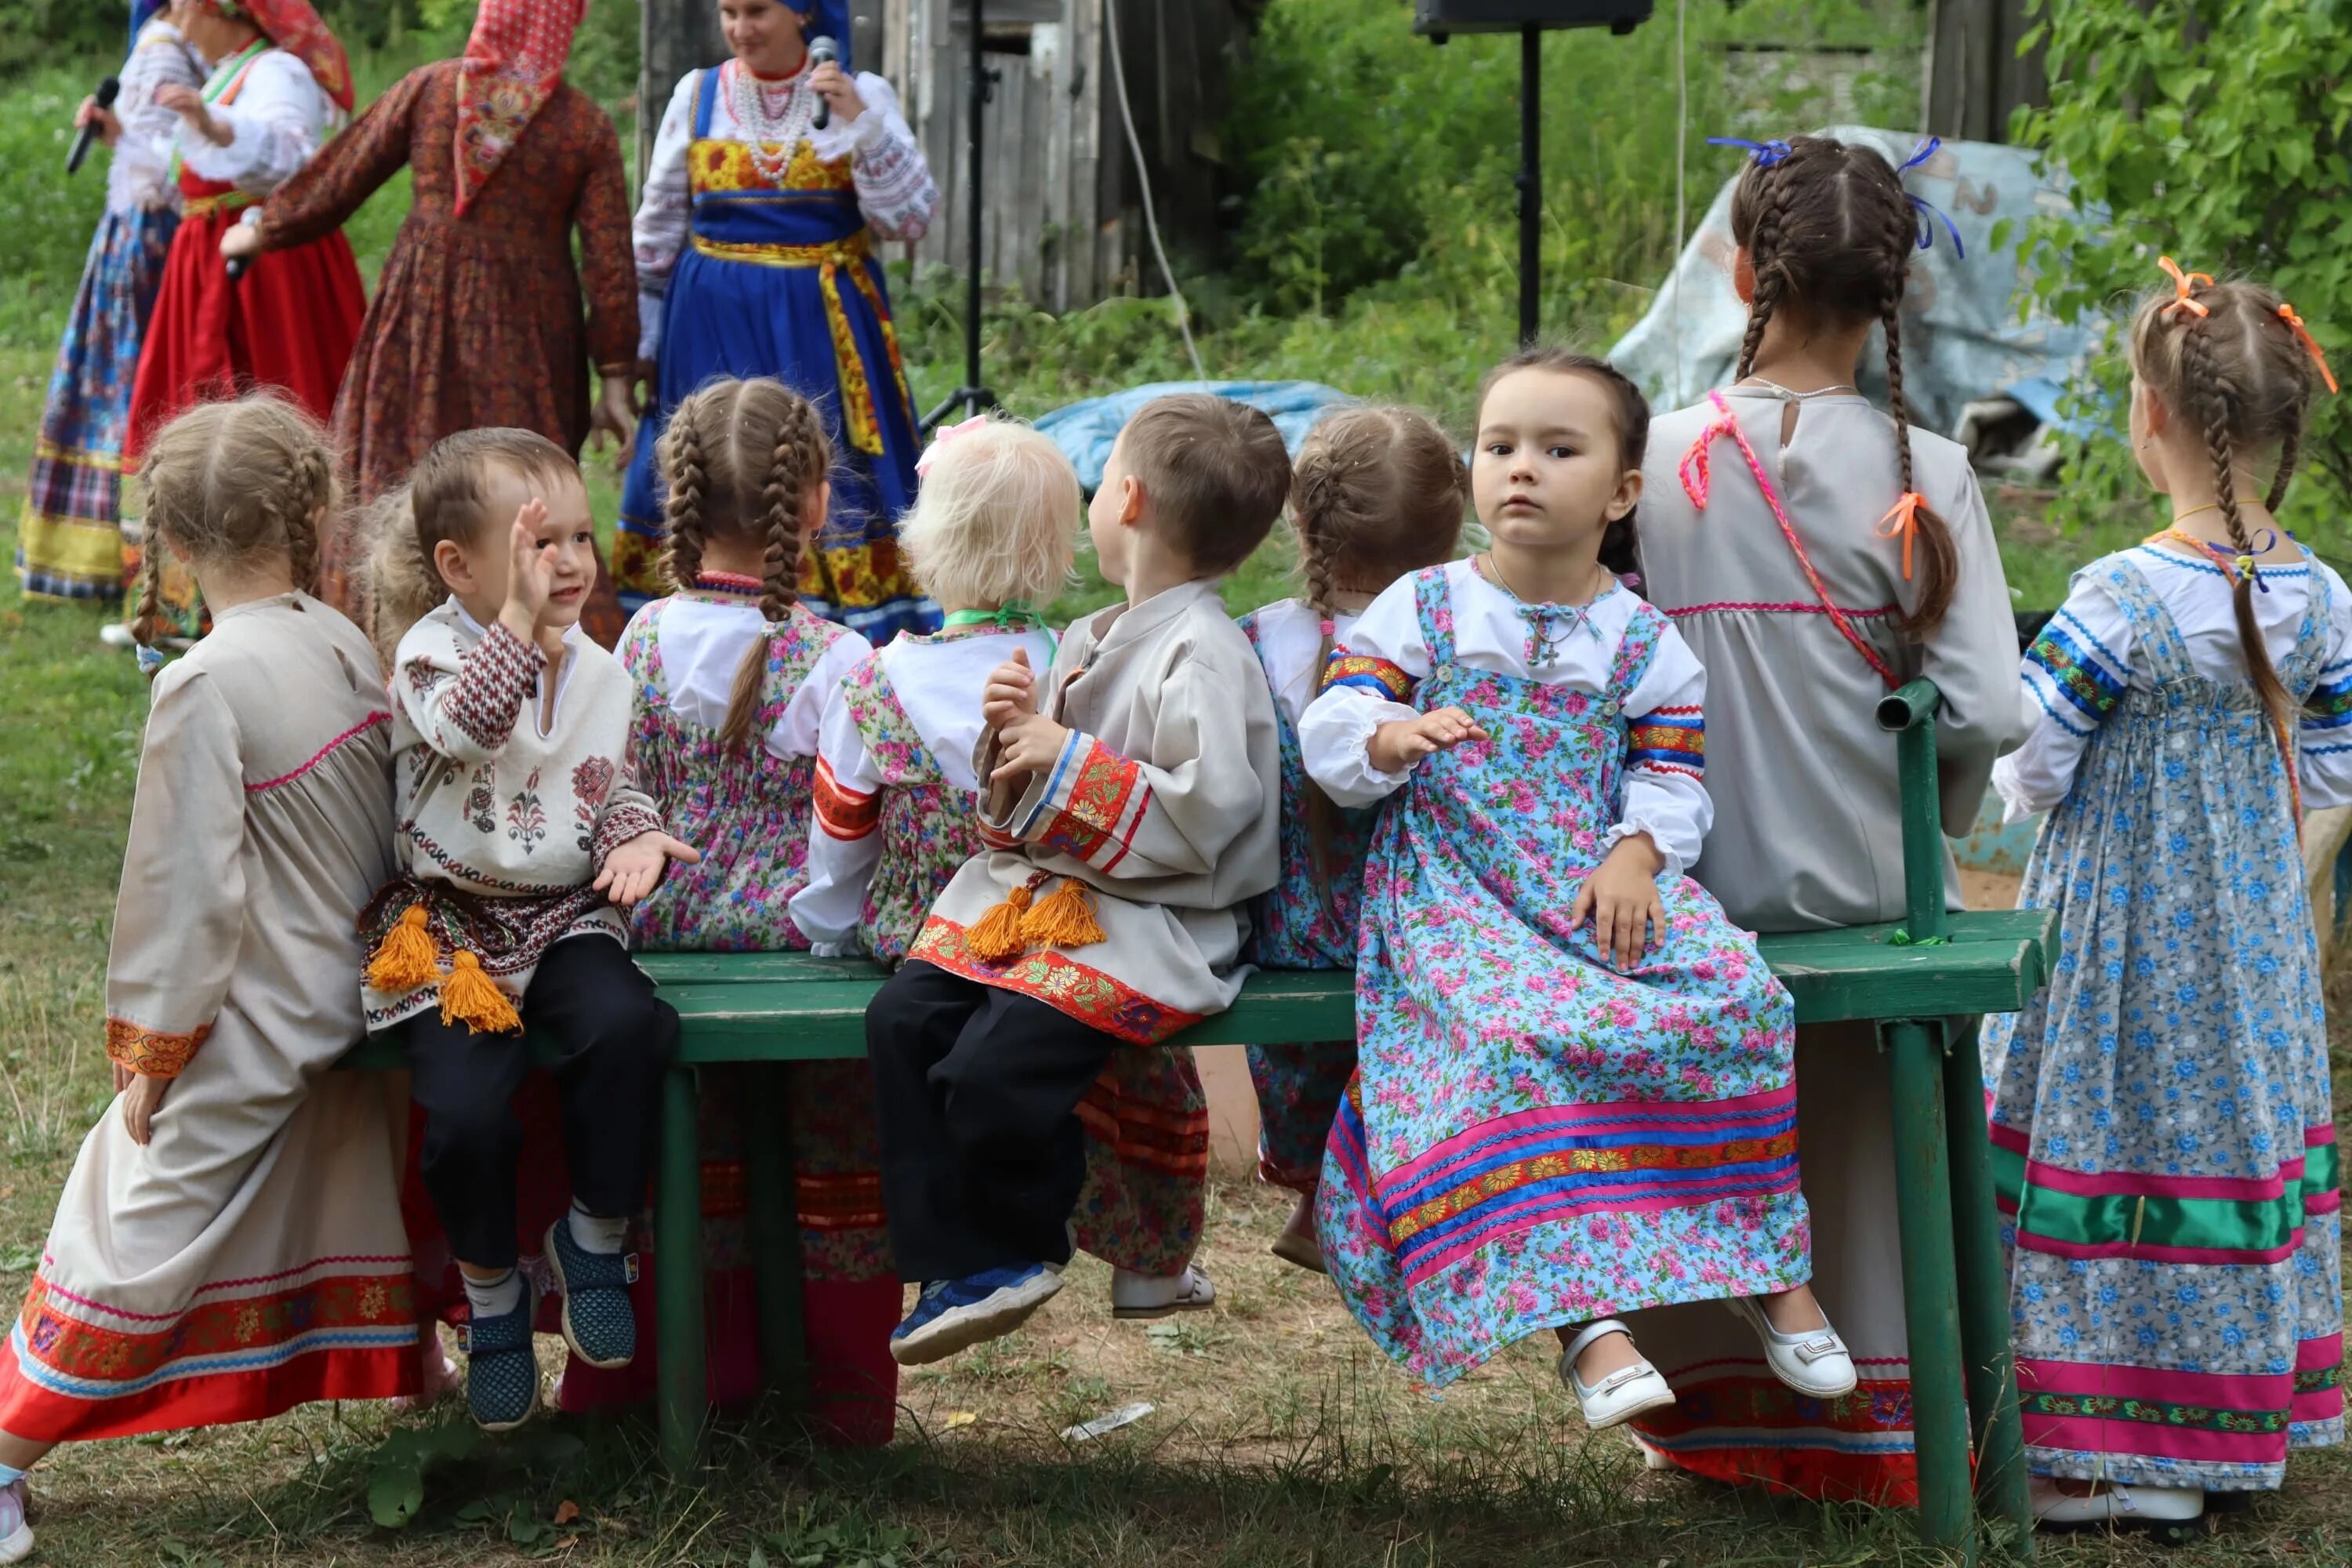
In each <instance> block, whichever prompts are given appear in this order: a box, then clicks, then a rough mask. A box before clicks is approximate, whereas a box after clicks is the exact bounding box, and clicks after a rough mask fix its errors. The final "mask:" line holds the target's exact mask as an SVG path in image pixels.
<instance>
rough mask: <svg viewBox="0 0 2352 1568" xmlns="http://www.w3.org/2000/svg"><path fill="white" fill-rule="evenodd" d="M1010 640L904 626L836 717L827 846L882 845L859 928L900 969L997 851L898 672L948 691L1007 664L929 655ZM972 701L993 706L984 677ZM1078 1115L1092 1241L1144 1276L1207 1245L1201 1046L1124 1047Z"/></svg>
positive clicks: (848, 682) (1164, 1270)
mask: <svg viewBox="0 0 2352 1568" xmlns="http://www.w3.org/2000/svg"><path fill="white" fill-rule="evenodd" d="M1016 635H1017V634H1016ZM983 637H984V638H989V639H992V640H998V641H1005V643H1006V646H1005V647H1004V648H1003V657H1005V658H1009V657H1010V655H1011V644H1010V642H1009V641H1008V640H1007V637H1008V634H1007V633H1006V632H1004V631H1003V630H1001V629H1000V628H998V627H996V626H955V627H950V628H949V629H948V630H946V631H942V632H936V633H932V634H929V635H928V636H925V635H919V634H917V633H913V632H902V633H900V634H899V635H898V639H897V641H896V642H895V643H893V644H892V645H891V646H890V647H889V648H888V649H887V653H885V652H877V653H876V654H874V655H872V656H870V657H869V658H866V659H865V660H864V661H863V662H862V663H860V664H859V665H858V666H857V668H856V669H854V670H852V671H851V672H850V673H849V674H848V676H847V677H845V679H843V681H842V683H841V686H840V689H839V690H838V691H837V692H836V693H835V696H834V699H833V701H834V707H833V708H832V709H831V710H829V711H828V713H827V715H826V722H825V725H824V732H825V735H826V738H827V742H828V743H827V744H826V746H825V747H824V756H822V757H821V759H820V763H819V774H818V783H817V828H816V835H817V837H818V840H819V842H820V843H822V842H823V841H824V840H825V839H826V838H828V837H831V838H835V839H838V840H840V841H843V842H855V841H856V840H862V839H869V838H872V839H878V840H879V845H878V848H879V853H878V855H877V856H875V857H874V858H872V859H871V860H870V861H869V862H868V865H869V867H870V870H869V872H868V874H869V875H870V880H868V881H866V885H865V891H864V895H863V897H862V898H861V899H859V900H857V902H856V910H857V913H856V936H857V941H858V943H859V945H861V946H862V947H863V948H864V949H865V950H866V952H869V953H871V954H872V955H873V956H874V958H875V959H876V960H877V962H879V963H882V964H883V965H884V966H886V967H887V968H891V969H896V968H897V967H898V965H899V964H900V963H904V962H905V961H906V957H907V952H908V949H909V948H910V947H911V946H912V945H913V944H914V941H915V938H916V936H917V934H918V933H919V932H920V931H921V930H922V927H923V921H924V920H925V918H926V917H927V916H929V913H930V910H931V904H932V902H933V900H936V899H937V898H938V897H939V895H940V890H941V889H944V888H946V886H947V885H948V883H950V881H952V880H954V879H955V874H956V872H957V871H958V870H960V869H961V868H962V866H963V863H964V862H965V861H967V860H969V859H971V858H972V857H973V856H975V855H978V854H981V853H982V852H983V851H984V848H985V846H984V845H983V844H982V841H981V837H980V823H979V818H978V814H977V813H976V811H975V810H974V799H973V793H972V790H971V788H970V787H968V786H961V787H960V785H959V784H958V783H957V782H956V781H953V780H951V779H950V777H949V775H948V772H947V770H946V769H944V768H942V767H941V766H940V762H939V759H938V757H937V756H935V755H934V754H933V752H932V747H931V744H930V742H928V741H926V740H925V739H924V737H923V732H922V731H921V730H920V729H919V728H918V727H917V725H916V722H915V721H914V720H913V719H912V718H911V717H909V716H908V710H907V706H906V704H905V703H904V702H902V701H901V700H900V698H899V694H898V688H897V687H896V686H895V685H894V684H893V683H892V680H891V676H890V668H891V666H892V665H893V664H894V663H895V664H896V665H897V667H898V668H899V669H900V671H901V674H902V677H912V676H913V675H916V674H920V676H921V677H922V680H923V683H924V684H926V685H927V686H929V693H930V695H931V696H932V697H933V698H935V699H936V698H937V697H938V696H940V689H939V686H938V685H937V684H933V683H935V682H939V681H943V680H947V679H967V680H969V679H972V678H973V677H974V676H975V675H976V674H977V675H984V673H985V671H986V670H987V669H988V668H992V666H993V664H994V663H996V662H1001V660H999V659H996V658H989V657H985V656H983V657H980V658H970V657H964V656H968V655H969V654H970V653H971V650H970V649H969V648H968V647H966V648H961V649H958V650H957V653H956V654H955V655H951V656H950V658H946V659H940V658H929V657H927V656H928V655H929V654H931V653H934V652H938V651H942V650H946V649H950V648H954V647H956V645H958V644H965V643H968V642H969V641H970V640H971V639H974V638H983ZM1033 662H1038V661H1036V660H1034V655H1033ZM1041 668H1042V664H1041ZM968 706H969V707H970V709H971V710H972V711H974V712H977V711H978V710H979V706H980V688H979V686H978V685H977V684H973V685H972V686H971V692H970V701H969V704H968ZM836 738H837V739H836ZM827 891H828V889H824V888H819V889H815V890H814V895H813V896H814V897H815V898H817V899H818V900H822V902H823V903H824V904H826V905H830V906H833V907H836V908H841V909H846V908H847V907H848V900H847V899H846V897H845V896H835V897H834V898H826V897H825V896H824V895H825V894H826V892H827ZM847 891H848V889H847V888H846V887H844V888H842V889H840V894H841V895H845V894H846V893H847ZM810 907H811V906H810V903H809V901H808V900H803V903H802V904H801V905H800V906H799V908H801V909H802V910H807V909H808V908H810ZM1078 1120H1079V1121H1081V1122H1083V1123H1084V1124H1085V1127H1086V1130H1087V1177H1086V1184H1085V1186H1084V1187H1083V1188H1081V1189H1080V1192H1079V1194H1078V1207H1077V1212H1076V1215H1073V1216H1072V1217H1073V1219H1074V1221H1075V1223H1076V1226H1077V1241H1078V1246H1079V1247H1081V1248H1083V1249H1084V1250H1086V1251H1087V1252H1091V1253H1093V1254H1094V1255H1095V1256H1096V1257H1097V1258H1102V1259H1104V1260H1105V1261H1107V1262H1108V1263H1110V1264H1112V1265H1114V1266H1115V1267H1117V1268H1127V1269H1131V1270H1133V1271H1134V1272H1136V1273H1139V1274H1148V1275H1151V1276H1154V1277H1157V1278H1163V1279H1165V1278H1173V1277H1174V1276H1175V1275H1177V1274H1180V1273H1181V1272H1182V1271H1183V1269H1184V1267H1185V1265H1186V1264H1187V1263H1189V1262H1190V1261H1191V1260H1192V1253H1193V1250H1194V1248H1195V1247H1198V1246H1199V1244H1200V1239H1201V1226H1202V1217H1203V1200H1204V1197H1205V1194H1206V1182H1207V1177H1208V1169H1209V1101H1208V1095H1207V1093H1206V1091H1205V1090H1204V1089H1202V1084H1201V1076H1200V1073H1199V1070H1198V1069H1197V1068H1195V1067H1194V1065H1193V1061H1192V1052H1191V1051H1190V1050H1189V1049H1167V1048H1162V1047H1150V1048H1143V1049H1137V1050H1129V1051H1123V1052H1121V1053H1119V1054H1118V1056H1117V1057H1115V1058H1112V1060H1111V1064H1110V1066H1109V1067H1108V1068H1105V1069H1104V1072H1103V1075H1102V1077H1101V1079H1099V1080H1097V1083H1096V1084H1095V1086H1094V1088H1093V1089H1089V1090H1088V1091H1087V1097H1086V1099H1085V1100H1083V1101H1081V1102H1080V1103H1079V1106H1078Z"/></svg>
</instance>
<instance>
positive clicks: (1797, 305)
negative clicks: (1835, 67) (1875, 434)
mask: <svg viewBox="0 0 2352 1568" xmlns="http://www.w3.org/2000/svg"><path fill="white" fill-rule="evenodd" d="M1918 224H1919V215H1918V212H1917V210H1916V208H1915V207H1913V206H1912V205H1911V198H1910V195H1909V194H1908V193H1907V192H1906V191H1905V190H1904V188H1903V180H1902V176H1901V175H1899V174H1896V173H1895V168H1894V166H1893V165H1892V164H1890V163H1887V161H1886V160H1885V158H1884V157H1882V156H1880V154H1879V153H1878V152H1877V151H1876V150H1875V149H1874V148H1871V147H1865V146H1862V145H1860V144H1858V143H1852V142H1839V141H1835V140H1833V139H1832V138H1830V137H1826V136H1798V137H1794V138H1791V139H1790V142H1789V151H1788V153H1786V154H1785V155H1784V156H1782V157H1780V158H1779V159H1778V160H1776V161H1774V162H1771V163H1765V162H1763V161H1761V160H1751V161H1750V162H1749V163H1748V168H1747V171H1746V172H1745V173H1744V174H1741V175H1740V177H1739V184H1738V188H1737V189H1735V190H1734V192H1733V193H1732V197H1731V236H1732V238H1733V239H1734V240H1736V241H1737V242H1738V245H1739V246H1740V247H1741V248H1742V249H1743V250H1745V251H1746V252H1747V253H1748V267H1749V268H1750V269H1751V270H1752V271H1753V273H1754V275H1755V279H1756V281H1755V289H1754V292H1753V293H1752V295H1751V296H1750V298H1749V300H1748V332H1747V335H1746V337H1744V338H1743V339H1741V341H1740V344H1739V365H1738V370H1737V371H1735V372H1734V373H1733V374H1735V376H1738V377H1745V376H1747V375H1748V374H1749V373H1750V372H1752V371H1753V370H1754V369H1755V368H1756V356H1757V354H1758V353H1759V352H1760V351H1761V350H1762V348H1763V346H1764V333H1765V329H1766V328H1767V327H1768V326H1769V324H1770V323H1771V321H1772V320H1773V318H1774V317H1775V316H1776V315H1782V314H1785V315H1787V316H1788V317H1789V318H1790V321H1793V322H1794V323H1796V324H1798V325H1800V326H1806V325H1812V324H1815V323H1820V324H1823V325H1829V324H1837V325H1850V324H1852V323H1854V322H1859V321H1877V322H1878V323H1879V324H1880V325H1881V326H1882V327H1883V328H1884V329H1885V336H1886V390H1887V401H1888V403H1889V404H1890V405H1892V407H1893V409H1894V414H1895V437H1896V439H1895V451H1896V462H1897V466H1898V468H1899V469H1900V471H1901V474H1902V480H1901V483H1902V488H1901V489H1900V491H1899V492H1898V494H1900V495H1904V496H1908V495H1912V494H1914V493H1915V492H1916V489H1917V488H1918V487H1917V485H1916V482H1915V481H1914V480H1913V478H1912V472H1911V409H1910V405H1909V403H1908V402H1907V401H1906V399H1905V397H1904V395H1903V319H1902V318H1903V295H1904V290H1905V289H1906V287H1907V286H1908V284H1909V281H1910V273H1911V253H1912V251H1913V249H1914V248H1915V247H1916V244H1917V240H1918V232H1919V231H1918ZM1913 516H1914V519H1915V528H1916V544H1917V545H1918V547H1919V551H1920V557H1921V558H1920V561H1919V591H1918V599H1917V602H1916V604H1914V605H1912V607H1911V608H1910V610H1909V611H1908V612H1906V614H1905V616H1903V621H1902V626H1903V631H1904V634H1905V635H1906V637H1910V638H1912V639H1913V640H1914V641H1919V640H1923V639H1925V638H1926V637H1927V636H1928V635H1929V634H1931V633H1932V632H1934V631H1935V629H1936V628H1937V626H1941V625H1942V624H1943V621H1944V617H1945V616H1946V615H1947V614H1948V612H1949V611H1950V609H1951V606H1952V593H1953V590H1954V589H1955V588H1956V587H1958V582H1959V567H1960V556H1959V547H1958V545H1957V544H1956V543H1955V542H1953V539H1952V531H1951V529H1950V527H1949V526H1948V524H1947V523H1946V522H1945V521H1944V520H1943V518H1942V517H1941V516H1939V515H1938V514H1937V512H1936V511H1935V510H1933V509H1932V508H1930V507H1928V506H1927V505H1926V504H1925V502H1924V501H1923V502H1921V503H1919V504H1918V506H1917V507H1916V510H1915V512H1914V514H1913Z"/></svg>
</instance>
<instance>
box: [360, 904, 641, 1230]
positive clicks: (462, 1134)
mask: <svg viewBox="0 0 2352 1568" xmlns="http://www.w3.org/2000/svg"><path fill="white" fill-rule="evenodd" d="M521 1011H522V1016H523V1023H524V1024H525V1026H527V1027H530V1028H535V1029H539V1030H541V1031H543V1032H545V1033H546V1034H548V1035H551V1036H552V1037H554V1038H555V1039H556V1040H557V1041H558V1042H560V1043H561V1044H562V1047H563V1055H562V1059H560V1060H559V1061H557V1062H556V1064H555V1067H554V1073H555V1085H556V1091H557V1093H558V1095H559V1096H560V1098H561V1099H562V1106H563V1153H564V1161H565V1163H566V1165H567V1166H568V1167H569V1169H570V1171H571V1175H572V1196H573V1197H574V1198H575V1199H576V1200H577V1201H578V1202H579V1204H580V1206H581V1207H583V1208H584V1209H586V1210H587V1211H588V1212H589V1213H590V1214H592V1215H597V1216H598V1217H600V1218H606V1219H611V1218H618V1217H619V1216H621V1215H631V1214H635V1213H636V1212H637V1209H638V1208H639V1206H640V1205H643V1204H644V1202H645V1196H646V1177H647V1176H648V1175H649V1174H650V1173H651V1169H652V1164H653V1155H654V1148H655V1142H656V1137H657V1135H658V1133H657V1130H658V1127H659V1114H660V1112H659V1108H660V1105H661V1087H662V1075H663V1073H664V1072H665V1071H666V1070H667V1068H668V1067H669V1063H670V1058H672V1057H674V1056H676V1055H677V1009H676V1008H674V1007H672V1006H671V1005H669V1004H668V1003H667V1002H665V1001H663V1000H662V999H661V998H660V997H658V996H656V994H654V983H653V982H652V981H650V980H648V979H646V976H645V974H644V973H643V972H641V971H640V970H639V969H638V968H637V967H636V965H635V964H634V963H630V962H629V953H628V950H627V949H626V948H625V947H623V946H622V945H621V944H620V943H619V942H614V940H613V939H612V938H611V937H608V936H574V937H567V938H565V939H564V940H563V941H562V942H557V943H556V944H555V945H554V946H552V947H551V948H549V949H548V950H547V953H546V955H545V956H544V957H542V958H541V960H540V961H539V968H538V970H537V971H536V972H535V973H532V975H531V977H530V991H529V992H528V993H526V994H524V996H523V1001H522V1008H521ZM400 1027H401V1029H402V1030H403V1031H404V1034H405V1036H406V1039H407V1046H408V1065H409V1068H410V1070H411V1072H412V1073H413V1074H414V1075H415V1083H414V1088H413V1089H412V1091H411V1092H412V1093H413V1094H414V1095H415V1100H416V1103H417V1105H418V1106H419V1107H421V1108H422V1109H423V1110H424V1111H425V1149H424V1175H425V1191H426V1192H428V1193H430V1194H432V1197H433V1206H434V1208H435V1209H436V1211H437V1212H438V1213H439V1215H440V1216H441V1227H442V1229H444V1230H446V1231H447V1232H448V1233H449V1247H450V1250H451V1251H452V1252H453V1253H455V1254H456V1255H457V1258H458V1259H459V1260H460V1261H461V1262H465V1263H470V1264H473V1265H474V1266H476V1267H477V1268H509V1267H511V1266H512V1265H513V1263H514V1261H515V1254H516V1251H517V1248H516V1244H515V1172H516V1167H517V1165H518V1163H519V1162H520V1159H521V1157H522V1121H521V1120H520V1118H518V1117H517V1116H516V1115H515V1113H514V1107H513V1104H512V1101H513V1100H514V1095H515V1090H516V1089H519V1088H520V1087H521V1085H522V1078H523V1072H524V1070H525V1069H526V1068H529V1067H530V1053H529V1050H528V1049H527V1047H525V1045H524V1043H523V1042H524V1037H523V1034H522V1032H521V1031H519V1030H516V1031H509V1032H508V1033H506V1034H502V1035H493V1034H475V1033H474V1032H472V1031H471V1030H469V1029H467V1027H466V1026H465V1025H463V1024H444V1023H443V1022H441V1015H440V1014H439V1013H438V1012H427V1013H419V1014H417V1015H415V1016H414V1017H411V1018H409V1019H407V1020H406V1021H405V1022H404V1023H403V1024H402V1025H401V1026H400Z"/></svg>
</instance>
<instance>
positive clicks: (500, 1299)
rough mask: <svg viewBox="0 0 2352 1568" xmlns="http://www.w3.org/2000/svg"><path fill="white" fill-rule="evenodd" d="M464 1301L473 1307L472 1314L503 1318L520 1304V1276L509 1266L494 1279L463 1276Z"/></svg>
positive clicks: (480, 1316) (477, 1316) (479, 1316)
mask: <svg viewBox="0 0 2352 1568" xmlns="http://www.w3.org/2000/svg"><path fill="white" fill-rule="evenodd" d="M465 1280H466V1303H467V1305H468V1306H470V1307H472V1308H473V1309H474V1316H475V1317H476V1318H477V1319H480V1318H503V1317H505V1316H506V1315H507V1314H508V1313H509V1312H511V1311H513V1310H515V1309H516V1308H517V1307H519V1306H520V1305H522V1276H521V1275H520V1274H518V1273H516V1272H515V1271H514V1270H513V1269H511V1268H509V1269H508V1270H507V1271H506V1272H505V1273H503V1274H500V1275H499V1277H498V1278H497V1279H475V1278H474V1277H473V1276H472V1275H470V1274H467V1275H466V1276H465Z"/></svg>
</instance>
